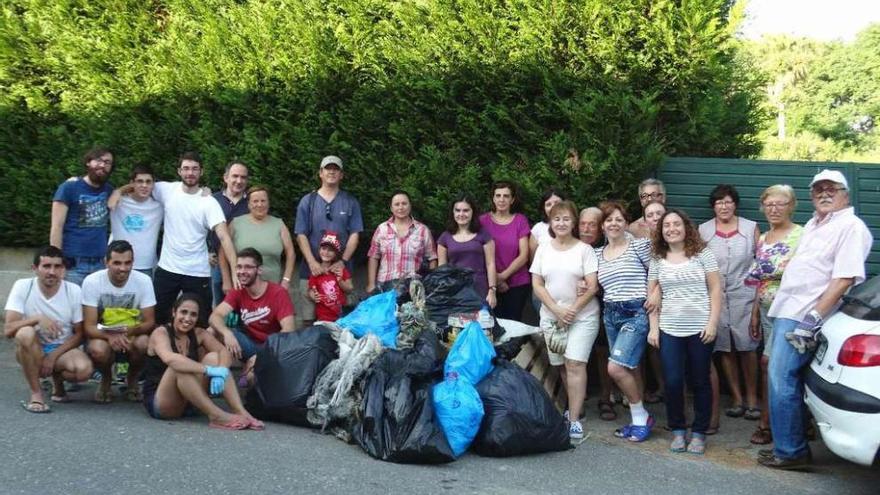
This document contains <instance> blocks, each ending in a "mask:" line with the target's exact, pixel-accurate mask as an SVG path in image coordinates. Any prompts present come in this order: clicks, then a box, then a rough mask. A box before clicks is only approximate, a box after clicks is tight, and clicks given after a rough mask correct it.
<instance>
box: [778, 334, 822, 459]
mask: <svg viewBox="0 0 880 495" xmlns="http://www.w3.org/2000/svg"><path fill="white" fill-rule="evenodd" d="M798 323H800V322H798V321H796V320H789V319H787V318H776V319H775V320H773V350H772V353H771V354H770V365H769V366H768V368H767V379H768V381H769V388H770V397H769V399H768V401H767V403H768V404H769V405H770V429H771V430H772V431H773V442H774V449H773V454H774V455H775V456H776V457H778V458H780V459H794V458H797V457H801V456H803V455H805V454H806V453H807V437H806V435H805V433H804V430H805V428H804V423H805V421H806V414H805V413H804V407H805V406H804V379H803V376H802V375H801V371H802V370H803V369H804V367H805V366H806V365H807V364H809V362H810V361H811V360H812V359H813V353H812V352H806V353H804V354H798V352H797V351H796V350H795V348H794V347H793V346H792V345H791V344H789V343H788V341H787V340H785V334H786V333H788V332H791V331H793V330H794V329H795V328H796V327H797V326H798Z"/></svg>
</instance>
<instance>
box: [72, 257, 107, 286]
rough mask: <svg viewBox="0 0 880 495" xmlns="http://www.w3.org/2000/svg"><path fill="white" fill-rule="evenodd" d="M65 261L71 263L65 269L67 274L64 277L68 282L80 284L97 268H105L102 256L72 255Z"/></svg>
mask: <svg viewBox="0 0 880 495" xmlns="http://www.w3.org/2000/svg"><path fill="white" fill-rule="evenodd" d="M67 261H68V262H69V263H70V264H71V265H73V266H71V267H70V268H68V269H67V275H66V276H65V277H64V278H65V280H67V281H68V282H73V283H75V284H76V285H82V283H83V280H84V279H85V278H86V277H87V276H89V275H91V274H93V273H95V272H96V271H98V270H103V269H104V268H107V266H106V265H105V264H104V258H101V257H98V258H93V257H83V256H74V257H70V258H67Z"/></svg>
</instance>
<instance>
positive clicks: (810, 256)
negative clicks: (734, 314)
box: [768, 207, 874, 321]
mask: <svg viewBox="0 0 880 495" xmlns="http://www.w3.org/2000/svg"><path fill="white" fill-rule="evenodd" d="M816 218H817V217H816V215H815V214H814V215H813V218H811V219H810V221H809V222H807V224H806V225H805V226H804V233H803V236H802V237H801V243H800V245H799V246H798V247H797V251H796V252H795V254H794V257H793V258H792V259H791V261H790V262H789V263H788V267H786V269H785V273H783V275H782V283H781V284H780V286H779V291H777V292H776V298H775V299H774V300H773V304H772V305H771V306H770V311H769V312H768V315H769V316H771V317H773V318H788V319H791V320H798V321H801V320H803V319H804V317H805V316H806V314H807V313H808V312H809V311H810V310H811V309H813V306H815V305H816V302H817V301H818V300H819V298H820V297H821V296H822V293H823V292H825V289H827V288H828V285H829V284H830V283H831V280H832V279H835V278H854V279H855V284H853V285H856V284H860V283H862V282H863V281H864V280H865V260H866V259H868V254H869V253H870V252H871V244H872V243H873V242H874V239H873V237H872V236H871V232H870V231H869V230H868V227H867V226H866V225H865V222H863V221H862V220H861V219H860V218H859V217H857V216H856V215H855V212H854V210H853V208H852V207H849V208H844V209H843V210H840V211H836V212H833V213H829V214H828V216H827V217H825V219H823V221H822V222H817V220H816Z"/></svg>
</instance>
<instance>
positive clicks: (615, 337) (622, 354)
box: [602, 299, 648, 369]
mask: <svg viewBox="0 0 880 495" xmlns="http://www.w3.org/2000/svg"><path fill="white" fill-rule="evenodd" d="M644 304H645V300H644V299H633V300H630V301H621V302H615V301H605V310H604V313H603V315H602V319H603V320H604V321H605V333H606V334H607V335H608V346H609V348H610V350H609V352H608V360H609V361H611V362H613V363H615V364H618V365H620V366H623V367H625V368H629V369H635V368H637V367H638V366H639V362H640V361H641V360H642V355H643V354H644V353H645V347H646V346H647V345H648V314H647V313H646V312H645V307H644Z"/></svg>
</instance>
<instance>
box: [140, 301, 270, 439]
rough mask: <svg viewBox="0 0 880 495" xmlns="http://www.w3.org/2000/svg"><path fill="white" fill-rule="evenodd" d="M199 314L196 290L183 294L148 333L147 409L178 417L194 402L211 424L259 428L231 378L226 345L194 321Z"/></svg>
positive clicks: (156, 415)
mask: <svg viewBox="0 0 880 495" xmlns="http://www.w3.org/2000/svg"><path fill="white" fill-rule="evenodd" d="M198 317H199V298H198V296H197V295H196V294H191V293H185V294H182V295H181V296H180V297H179V298H178V299H177V301H175V303H174V306H173V307H172V310H171V322H170V323H169V324H167V325H164V326H160V327H158V328H156V330H154V331H153V333H152V334H151V335H150V343H149V346H148V348H147V362H146V366H145V368H144V375H145V376H144V389H143V395H144V406H145V407H146V409H147V412H148V413H149V414H150V416H152V417H154V418H156V419H168V418H179V417H181V416H184V415H188V414H189V413H192V412H193V409H192V408H193V407H195V409H198V410H199V411H202V412H203V413H205V415H207V416H208V418H209V419H210V422H209V424H208V425H209V426H211V427H213V428H219V429H224V430H244V429H252V430H262V429H263V428H264V425H263V423H262V422H261V421H259V420H257V419H255V418H254V417H253V416H251V414H250V413H248V412H247V410H245V408H244V405H243V404H242V402H241V397H240V396H239V395H238V389H237V388H236V386H235V380H233V379H231V376H230V373H229V363H230V362H231V361H232V357H231V356H230V354H229V351H227V350H226V348H225V347H223V344H221V343H220V342H218V341H217V340H216V339H215V338H214V337H213V336H212V335H211V334H210V332H206V331H205V330H204V329H202V328H197V327H196V320H198ZM199 355H202V356H203V357H202V358H201V359H199ZM210 392H214V394H215V395H220V394H222V395H223V398H224V399H225V400H226V403H227V404H229V408H230V409H231V410H232V412H231V413H229V412H226V411H224V410H223V409H221V408H220V407H218V406H217V405H216V404H215V403H214V401H213V400H212V399H211V396H210V395H209V393H210Z"/></svg>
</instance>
